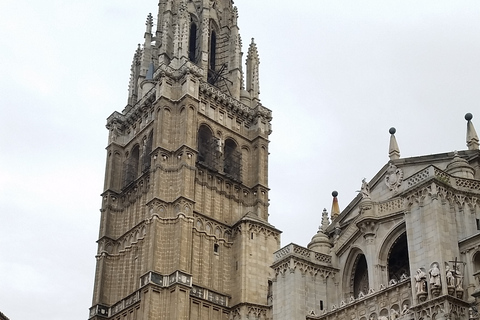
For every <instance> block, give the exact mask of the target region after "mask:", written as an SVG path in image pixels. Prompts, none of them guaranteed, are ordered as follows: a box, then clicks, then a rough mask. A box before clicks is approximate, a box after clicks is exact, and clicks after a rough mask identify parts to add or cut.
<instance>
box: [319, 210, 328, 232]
mask: <svg viewBox="0 0 480 320" xmlns="http://www.w3.org/2000/svg"><path fill="white" fill-rule="evenodd" d="M329 224H330V221H329V220H328V212H327V209H326V208H323V212H322V225H321V226H320V228H319V229H320V230H319V231H322V232H325V231H326V230H327V227H328V225H329Z"/></svg>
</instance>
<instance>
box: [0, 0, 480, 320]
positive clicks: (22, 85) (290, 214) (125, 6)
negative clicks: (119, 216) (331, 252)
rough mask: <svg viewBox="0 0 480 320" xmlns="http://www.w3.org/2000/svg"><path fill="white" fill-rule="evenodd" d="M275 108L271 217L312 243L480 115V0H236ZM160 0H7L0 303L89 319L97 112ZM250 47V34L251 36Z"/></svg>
mask: <svg viewBox="0 0 480 320" xmlns="http://www.w3.org/2000/svg"><path fill="white" fill-rule="evenodd" d="M236 5H237V6H238V7H239V14H240V18H239V24H240V32H241V35H242V37H243V43H244V45H247V44H248V43H249V42H250V38H252V37H254V38H255V42H256V43H257V47H258V50H259V54H260V61H261V64H260V89H261V100H262V103H263V104H264V106H266V107H268V108H270V109H271V110H272V111H273V133H272V135H271V144H270V170H269V178H270V181H269V187H270V188H271V192H270V199H271V205H270V222H271V223H272V224H273V225H275V226H276V227H277V228H279V229H281V230H283V234H282V245H286V244H288V243H290V242H295V243H297V244H300V245H307V244H308V242H309V241H310V239H311V237H312V236H313V235H314V234H315V232H316V230H317V228H318V225H319V223H320V216H321V212H322V210H323V208H327V210H328V211H330V208H331V201H332V197H331V192H332V191H333V190H337V191H338V192H339V197H338V198H339V203H340V208H341V209H343V208H344V207H345V206H347V205H348V203H349V202H350V200H352V198H353V197H355V195H356V193H355V191H356V190H359V188H360V185H361V180H362V178H367V180H370V179H371V178H372V177H373V176H374V175H375V173H376V172H377V171H378V170H379V169H380V168H381V167H382V166H383V165H384V164H385V163H387V162H388V160H389V159H388V142H389V133H388V129H389V128H390V127H392V126H394V127H396V128H397V134H396V137H397V141H398V143H399V146H400V151H401V156H402V157H411V156H417V155H423V154H432V153H441V152H451V151H454V150H463V149H465V148H466V147H465V134H466V121H465V120H464V115H465V113H467V112H471V113H473V115H474V119H473V122H474V124H476V125H477V131H478V130H479V129H480V107H479V103H480V1H461V0H460V1H458V0H455V1H454V0H450V1H439V0H434V1H418V0H416V1H407V0H402V1H398V0H397V1H386V0H382V1H358V0H352V1H343V0H335V1H333V0H331V1H324V0H296V1H287V0H275V1H274V0H237V1H236ZM156 10H157V1H156V0H135V1H133V0H115V1H113V0H102V1H98V0H82V1H65V0H43V1H38V0H36V1H34V0H6V1H2V3H1V4H0V49H1V50H0V70H1V77H0V108H1V117H0V121H1V124H0V134H1V140H0V152H1V153H0V218H1V220H0V311H1V312H3V313H5V314H6V315H7V316H8V317H10V319H12V320H23V319H48V320H56V319H59V320H60V319H62V320H63V319H70V320H86V319H87V318H88V308H89V307H90V305H91V297H92V290H93V289H92V287H93V277H94V269H95V253H96V243H95V241H96V240H97V236H98V226H99V218H100V215H99V208H100V204H101V198H100V196H99V195H100V193H101V192H102V188H103V176H104V168H105V147H106V143H107V134H108V132H107V130H106V129H105V119H106V118H107V117H108V116H109V115H110V114H111V113H112V112H113V111H115V110H118V111H121V110H122V109H123V108H124V106H125V104H126V101H127V85H128V80H129V72H130V71H129V70H130V63H131V61H132V57H133V53H134V50H135V49H136V46H137V44H138V43H141V42H143V34H144V31H145V18H146V16H147V14H148V13H149V12H152V13H154V16H155V15H156V14H155V13H156ZM244 52H246V48H244Z"/></svg>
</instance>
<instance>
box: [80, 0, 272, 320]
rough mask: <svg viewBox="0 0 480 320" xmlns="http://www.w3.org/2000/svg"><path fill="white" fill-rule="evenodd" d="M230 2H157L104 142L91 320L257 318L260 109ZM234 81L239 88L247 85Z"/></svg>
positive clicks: (262, 281)
mask: <svg viewBox="0 0 480 320" xmlns="http://www.w3.org/2000/svg"><path fill="white" fill-rule="evenodd" d="M236 21H237V9H236V8H235V7H234V6H233V1H231V0H222V1H215V2H213V1H188V2H187V1H180V0H178V1H167V0H160V2H159V11H158V24H157V30H156V32H154V31H153V17H152V16H151V15H149V16H148V17H147V23H146V26H147V27H146V32H145V43H144V44H143V46H142V47H139V48H138V50H137V52H136V53H135V56H134V60H133V64H132V68H131V79H130V87H129V97H128V104H127V106H126V107H125V109H124V110H123V111H122V112H121V113H120V112H114V113H113V114H112V115H111V116H110V117H109V118H108V121H107V128H108V129H109V132H110V133H109V143H108V146H107V164H106V174H105V186H104V192H103V204H102V208H101V223H100V236H99V240H98V255H97V268H96V278H95V288H94V296H93V306H92V308H91V309H90V319H102V318H108V319H137V320H140V319H172V320H177V319H247V318H250V319H251V318H252V317H255V319H268V318H270V317H271V315H270V314H271V305H270V303H269V301H268V296H269V292H270V290H271V285H270V282H269V279H271V278H272V277H273V271H272V269H271V268H270V265H271V264H272V263H273V252H274V251H276V250H278V248H279V247H280V231H279V230H277V229H275V228H274V227H273V226H272V225H270V224H269V223H268V192H269V189H268V143H269V141H268V136H269V134H270V132H271V129H270V121H271V111H270V110H268V109H267V108H265V107H264V106H262V104H261V103H260V100H259V77H258V67H259V58H258V53H257V49H256V45H255V43H253V41H252V43H251V44H250V46H249V49H248V55H247V57H246V70H245V72H244V71H243V68H242V65H241V62H242V52H241V40H240V35H239V34H238V27H237V22H236ZM244 78H245V80H246V81H245V84H244Z"/></svg>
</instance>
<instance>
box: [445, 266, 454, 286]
mask: <svg viewBox="0 0 480 320" xmlns="http://www.w3.org/2000/svg"><path fill="white" fill-rule="evenodd" d="M445 274H446V280H447V287H454V286H455V277H454V276H453V273H452V270H450V267H449V266H446V267H445Z"/></svg>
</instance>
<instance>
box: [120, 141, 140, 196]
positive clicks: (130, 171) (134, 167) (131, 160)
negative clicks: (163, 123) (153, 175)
mask: <svg viewBox="0 0 480 320" xmlns="http://www.w3.org/2000/svg"><path fill="white" fill-rule="evenodd" d="M139 160H140V147H139V146H138V145H136V146H135V147H133V148H132V151H131V152H130V154H129V155H128V157H127V159H126V160H125V163H124V175H123V186H124V187H126V186H127V185H129V184H130V183H132V182H133V181H134V180H135V179H136V178H137V175H138V164H139V162H140V161H139Z"/></svg>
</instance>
